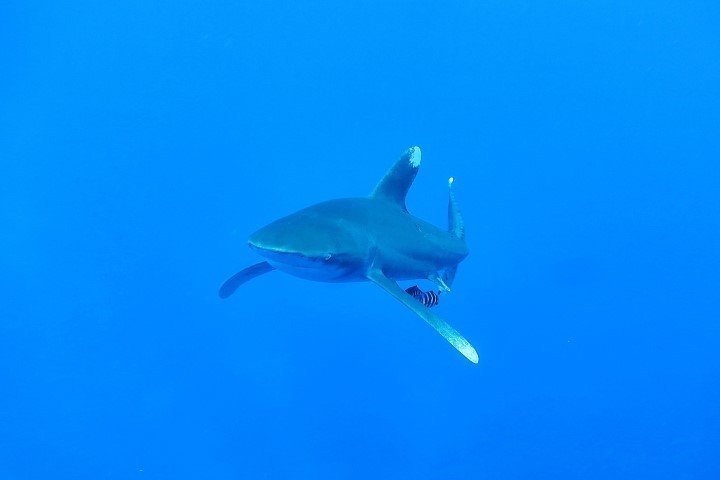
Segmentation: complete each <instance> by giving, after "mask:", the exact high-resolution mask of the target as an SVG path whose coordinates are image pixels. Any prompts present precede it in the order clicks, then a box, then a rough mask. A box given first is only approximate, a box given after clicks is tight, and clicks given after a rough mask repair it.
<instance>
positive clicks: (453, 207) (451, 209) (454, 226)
mask: <svg viewBox="0 0 720 480" xmlns="http://www.w3.org/2000/svg"><path fill="white" fill-rule="evenodd" d="M454 183H455V178H453V177H450V178H449V179H448V230H449V231H450V233H452V234H453V235H455V236H456V237H457V238H461V239H464V238H465V222H463V218H462V214H461V213H460V207H459V206H458V203H457V199H456V198H455V191H454V190H453V184H454Z"/></svg>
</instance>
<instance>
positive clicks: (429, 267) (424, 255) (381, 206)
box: [218, 147, 478, 364]
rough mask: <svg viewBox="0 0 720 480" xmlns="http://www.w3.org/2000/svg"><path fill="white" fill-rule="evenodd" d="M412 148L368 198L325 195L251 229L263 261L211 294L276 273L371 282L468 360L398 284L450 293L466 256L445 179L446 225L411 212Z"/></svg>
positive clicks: (417, 153)
mask: <svg viewBox="0 0 720 480" xmlns="http://www.w3.org/2000/svg"><path fill="white" fill-rule="evenodd" d="M421 159H422V153H421V150H420V148H419V147H411V148H409V149H408V150H406V151H405V152H404V153H403V154H402V155H401V156H400V158H399V159H398V160H397V161H396V162H395V163H394V164H393V165H392V166H391V167H390V169H389V170H388V171H387V172H386V173H385V175H384V176H383V178H382V179H381V180H380V181H379V182H378V183H377V185H376V186H375V189H374V190H373V191H372V193H371V194H370V195H369V196H367V197H359V198H340V199H334V200H328V201H325V202H321V203H318V204H316V205H312V206H310V207H307V208H304V209H302V210H299V211H297V212H295V213H293V214H290V215H288V216H286V217H282V218H280V219H278V220H275V221H274V222H272V223H270V224H268V225H266V226H264V227H262V228H260V229H259V230H257V231H256V232H255V233H253V234H251V235H250V237H249V239H248V246H249V247H250V248H251V249H252V250H254V251H255V252H256V253H257V254H259V255H260V256H261V257H263V258H264V260H263V261H261V262H259V263H256V264H254V265H251V266H249V267H247V268H245V269H243V270H241V271H239V272H238V273H236V274H234V275H233V276H231V277H230V278H229V279H228V280H227V281H225V283H223V284H222V286H221V287H220V290H219V292H218V294H219V296H220V297H221V298H227V297H229V296H230V295H232V294H233V293H234V292H235V291H236V290H237V289H238V288H239V287H240V286H241V285H242V284H244V283H245V282H247V281H249V280H251V279H253V278H256V277H258V276H260V275H264V274H266V273H269V272H272V271H274V270H278V271H281V272H284V273H287V274H290V275H294V276H296V277H299V278H303V279H307V280H315V281H322V282H358V281H370V282H373V283H374V284H376V285H377V286H379V287H380V288H381V289H383V290H384V291H385V292H387V293H388V294H390V295H391V296H393V297H394V298H396V299H397V300H398V301H400V303H402V304H403V305H405V306H406V307H407V308H409V309H410V310H411V311H413V312H414V313H415V314H416V315H417V316H419V317H420V318H422V319H423V320H424V321H425V322H427V323H428V324H429V325H430V326H431V327H433V328H434V329H435V330H436V331H437V332H438V333H439V334H440V335H442V337H443V338H445V340H447V341H448V342H449V343H450V344H451V345H452V346H453V347H455V349H456V350H457V351H458V352H460V353H461V354H462V355H463V356H464V357H465V358H467V359H468V360H470V361H471V362H473V363H475V364H477V363H478V354H477V351H476V350H475V348H473V346H472V345H471V344H470V343H469V342H468V341H467V340H466V339H465V338H464V337H463V336H462V335H461V334H460V333H459V332H458V331H457V330H455V329H454V328H453V327H452V326H450V325H449V324H448V323H447V322H445V320H443V319H442V318H441V317H440V316H438V315H437V314H436V313H435V312H434V311H432V310H430V309H429V308H428V307H427V306H426V305H424V304H423V303H422V302H421V301H418V299H417V298H415V297H413V295H411V294H410V293H408V291H406V290H403V288H402V287H400V285H398V283H397V282H398V281H403V280H417V279H427V280H429V281H431V282H434V283H435V284H437V285H438V287H439V288H440V291H441V292H450V290H451V286H452V284H453V281H454V279H455V275H456V272H457V268H458V265H459V264H460V262H462V261H463V260H464V259H465V257H467V255H468V248H467V244H466V242H465V227H464V222H463V218H462V215H461V213H460V208H459V207H458V203H457V200H456V197H455V194H454V190H453V183H454V178H453V177H450V179H449V180H448V228H447V229H446V230H445V229H440V228H437V227H435V226H434V225H432V224H430V223H428V222H425V221H424V220H421V219H419V218H417V217H415V216H414V215H412V214H410V212H409V211H408V209H407V206H406V203H405V201H406V197H407V193H408V190H409V189H410V187H411V185H412V183H413V181H414V180H415V176H416V175H417V173H418V169H419V167H420V164H421Z"/></svg>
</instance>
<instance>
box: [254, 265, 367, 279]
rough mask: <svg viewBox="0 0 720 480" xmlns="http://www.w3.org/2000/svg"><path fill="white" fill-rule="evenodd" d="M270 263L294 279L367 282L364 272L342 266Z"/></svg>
mask: <svg viewBox="0 0 720 480" xmlns="http://www.w3.org/2000/svg"><path fill="white" fill-rule="evenodd" d="M268 263H269V264H270V265H272V266H273V267H275V268H276V269H278V270H280V271H281V272H285V273H287V274H289V275H292V276H294V277H298V278H302V279H305V280H314V281H316V282H360V281H364V280H367V278H366V277H365V275H364V272H361V271H359V270H353V269H351V268H347V267H341V266H334V265H329V266H325V265H323V266H320V267H319V266H301V265H293V264H289V263H283V262H278V261H273V260H268Z"/></svg>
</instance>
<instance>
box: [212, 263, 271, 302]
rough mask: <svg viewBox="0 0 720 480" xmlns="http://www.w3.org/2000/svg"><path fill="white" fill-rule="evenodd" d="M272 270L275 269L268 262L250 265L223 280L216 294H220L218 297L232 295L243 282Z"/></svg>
mask: <svg viewBox="0 0 720 480" xmlns="http://www.w3.org/2000/svg"><path fill="white" fill-rule="evenodd" d="M273 270H275V267H273V266H272V265H270V264H269V263H268V262H260V263H256V264H255V265H251V266H249V267H247V268H245V269H243V270H240V271H239V272H238V273H236V274H235V275H233V276H232V277H230V278H228V279H227V280H225V283H223V284H222V286H221V287H220V290H218V295H220V298H227V297H229V296H230V295H232V294H233V293H234V292H235V290H237V289H238V287H239V286H240V285H242V284H243V283H245V282H247V281H248V280H252V279H253V278H255V277H258V276H260V275H262V274H263V273H267V272H272V271H273Z"/></svg>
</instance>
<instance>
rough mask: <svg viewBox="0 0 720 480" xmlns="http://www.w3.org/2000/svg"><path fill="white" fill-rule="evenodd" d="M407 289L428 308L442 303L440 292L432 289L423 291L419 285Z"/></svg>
mask: <svg viewBox="0 0 720 480" xmlns="http://www.w3.org/2000/svg"><path fill="white" fill-rule="evenodd" d="M405 291H406V292H407V293H409V294H410V295H411V296H412V297H413V298H414V299H415V300H417V301H418V302H420V303H422V304H423V305H425V306H426V307H428V308H432V307H434V306H436V305H437V304H438V303H440V292H437V293H436V292H434V291H432V290H429V291H427V292H423V291H422V290H421V289H420V287H418V286H417V285H413V286H412V287H410V288H406V289H405Z"/></svg>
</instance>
